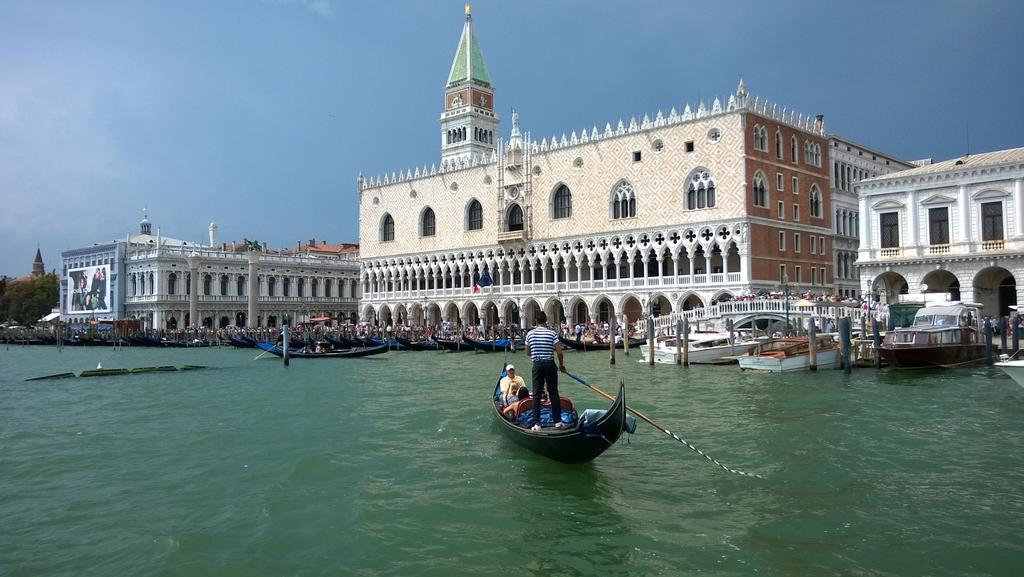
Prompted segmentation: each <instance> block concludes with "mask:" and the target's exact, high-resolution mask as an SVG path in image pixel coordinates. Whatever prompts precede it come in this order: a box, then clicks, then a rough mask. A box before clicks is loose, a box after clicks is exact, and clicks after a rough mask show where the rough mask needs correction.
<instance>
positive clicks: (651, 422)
mask: <svg viewBox="0 0 1024 577" xmlns="http://www.w3.org/2000/svg"><path fill="white" fill-rule="evenodd" d="M566 374H567V375H569V376H570V377H572V378H573V379H574V380H576V381H578V382H579V383H580V384H582V385H585V386H587V387H589V388H590V389H591V390H593V391H594V392H596V393H598V394H599V395H601V396H602V397H604V398H606V399H608V400H609V401H614V400H615V397H613V396H611V395H609V394H608V393H606V392H604V391H602V390H601V389H599V388H597V387H595V386H594V385H591V384H590V383H588V382H586V381H584V380H583V379H581V378H579V377H577V376H576V375H574V374H572V373H566ZM626 409H627V410H628V411H629V412H631V413H633V414H634V415H636V416H637V417H639V418H640V420H642V421H643V422H645V423H647V424H648V425H650V426H652V427H654V428H655V429H658V430H659V431H661V432H662V433H665V434H666V435H668V436H670V437H672V438H673V439H675V440H677V441H679V442H680V443H682V444H683V445H685V446H686V448H688V449H690V450H691V451H693V452H695V453H697V454H698V455H700V456H701V457H704V458H705V459H707V460H709V461H711V462H712V463H714V464H716V465H718V466H719V467H721V468H722V469H723V470H725V471H728V472H730V473H735V474H737V475H742V476H744V477H754V478H755V479H764V477H762V476H761V475H758V474H756V473H748V472H746V471H740V470H739V469H733V468H732V467H727V466H726V465H723V464H722V463H720V462H718V459H715V458H714V457H712V456H711V455H709V454H707V453H705V452H704V451H701V450H700V449H698V448H697V447H695V446H694V445H693V443H691V442H689V441H687V440H686V439H684V438H682V437H680V436H679V435H677V434H675V433H673V432H672V431H670V430H668V429H666V428H665V427H662V426H661V425H659V424H658V423H655V422H654V420H653V419H651V418H650V417H648V416H647V415H645V414H643V413H641V412H640V411H638V410H636V409H634V408H633V407H630V406H629V405H626Z"/></svg>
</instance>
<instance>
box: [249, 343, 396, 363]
mask: <svg viewBox="0 0 1024 577" xmlns="http://www.w3.org/2000/svg"><path fill="white" fill-rule="evenodd" d="M256 346H257V347H258V348H260V349H262V350H264V351H266V352H268V353H270V354H272V355H277V356H279V357H282V356H284V350H283V349H282V348H281V347H280V346H278V345H276V344H273V343H268V342H264V341H260V342H257V343H256ZM386 352H388V347H387V345H380V346H378V347H367V348H362V349H355V348H353V349H341V350H334V349H326V350H322V351H320V352H316V351H306V350H303V349H289V350H288V356H289V357H290V358H296V359H348V358H355V357H367V356H370V355H379V354H381V353H386Z"/></svg>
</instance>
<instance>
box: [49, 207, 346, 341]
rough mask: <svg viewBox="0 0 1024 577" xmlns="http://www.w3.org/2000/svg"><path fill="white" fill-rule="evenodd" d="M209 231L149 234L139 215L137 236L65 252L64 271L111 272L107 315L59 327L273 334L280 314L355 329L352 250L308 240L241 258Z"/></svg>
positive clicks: (84, 316)
mask: <svg viewBox="0 0 1024 577" xmlns="http://www.w3.org/2000/svg"><path fill="white" fill-rule="evenodd" d="M209 231H210V238H209V242H208V243H198V242H185V241H181V240H177V239H173V238H168V237H165V236H163V235H161V234H160V233H159V232H158V233H157V234H156V235H153V234H152V225H151V224H150V222H149V219H148V218H147V217H145V216H144V217H143V220H142V222H141V223H140V232H139V234H137V235H128V236H127V237H126V238H124V239H120V240H116V241H112V242H111V243H108V244H103V245H96V246H94V247H89V248H86V249H79V250H73V251H67V252H65V253H64V255H63V257H64V267H65V271H66V270H67V269H68V268H69V267H71V268H75V267H77V266H79V265H84V266H90V264H109V265H111V273H112V278H111V287H112V299H111V300H112V302H113V309H114V310H113V312H112V313H109V314H105V315H92V314H77V315H75V314H72V315H66V316H67V317H68V319H66V320H71V321H72V322H73V321H74V320H75V319H83V320H82V322H84V320H89V319H92V318H96V319H98V320H106V319H110V320H115V319H116V320H122V319H124V320H140V321H141V325H142V328H143V329H169V330H173V329H183V328H186V327H195V326H206V327H218V328H219V327H225V326H229V325H233V326H239V327H250V328H253V327H268V326H270V327H274V326H281V325H282V322H283V317H284V315H288V316H289V318H290V320H291V322H292V323H293V324H294V323H297V322H304V321H308V320H310V319H312V318H316V317H331V318H332V319H335V320H337V321H338V322H351V323H354V322H356V320H357V316H356V315H357V307H358V301H359V282H358V276H359V260H358V245H329V244H326V243H323V242H320V243H317V242H315V241H310V242H309V243H306V244H300V245H299V246H298V247H296V248H295V249H288V250H280V251H273V250H266V247H265V246H260V247H259V248H260V250H259V251H247V250H245V247H243V246H241V245H240V244H239V245H235V244H218V243H217V239H216V235H217V225H216V224H212V223H211V224H210V229H209ZM254 248H255V247H254ZM65 285H66V283H62V284H61V286H62V291H63V292H64V293H65V294H63V295H62V299H63V302H65V303H66V302H67V295H66V287H65ZM63 310H65V311H66V310H67V307H66V306H65V307H64V308H63ZM193 319H194V320H193Z"/></svg>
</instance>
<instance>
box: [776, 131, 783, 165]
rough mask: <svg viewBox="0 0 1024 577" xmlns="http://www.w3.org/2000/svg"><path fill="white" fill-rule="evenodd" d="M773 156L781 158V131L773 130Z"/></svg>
mask: <svg viewBox="0 0 1024 577" xmlns="http://www.w3.org/2000/svg"><path fill="white" fill-rule="evenodd" d="M775 158H778V159H779V160H782V132H781V131H779V130H776V131H775Z"/></svg>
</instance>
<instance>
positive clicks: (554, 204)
mask: <svg viewBox="0 0 1024 577" xmlns="http://www.w3.org/2000/svg"><path fill="white" fill-rule="evenodd" d="M570 216H572V192H570V191H569V187H568V186H566V185H564V184H563V185H561V186H559V187H558V188H557V189H556V190H555V196H554V197H553V198H552V200H551V218H569V217H570Z"/></svg>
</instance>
